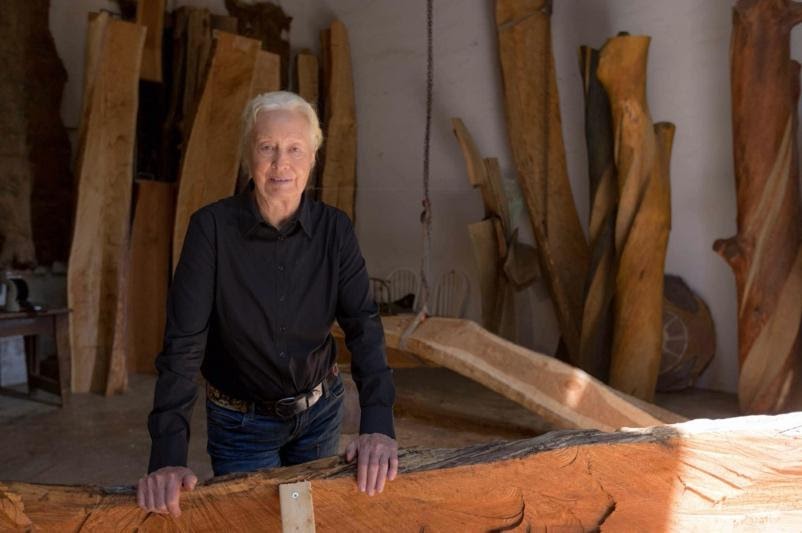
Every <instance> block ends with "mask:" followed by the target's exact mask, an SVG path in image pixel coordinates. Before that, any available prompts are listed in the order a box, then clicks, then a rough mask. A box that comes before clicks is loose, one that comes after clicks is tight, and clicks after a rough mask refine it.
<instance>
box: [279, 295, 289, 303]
mask: <svg viewBox="0 0 802 533" xmlns="http://www.w3.org/2000/svg"><path fill="white" fill-rule="evenodd" d="M286 299H287V297H286V296H284V295H283V294H282V295H281V296H279V297H278V301H279V302H283V301H284V300H286Z"/></svg>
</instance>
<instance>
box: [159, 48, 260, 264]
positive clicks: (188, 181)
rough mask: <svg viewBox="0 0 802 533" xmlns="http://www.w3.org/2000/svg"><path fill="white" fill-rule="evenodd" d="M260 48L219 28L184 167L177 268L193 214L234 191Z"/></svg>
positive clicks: (175, 242)
mask: <svg viewBox="0 0 802 533" xmlns="http://www.w3.org/2000/svg"><path fill="white" fill-rule="evenodd" d="M259 46H260V45H259V41H255V40H253V39H248V38H246V37H240V36H238V35H232V34H230V33H225V32H215V46H214V50H213V52H212V59H211V65H210V67H209V72H208V75H207V76H206V84H205V86H204V89H203V94H202V95H201V97H200V101H199V103H198V109H197V112H196V114H195V119H194V120H193V123H192V131H191V132H190V134H189V141H188V143H187V149H186V152H185V154H184V160H183V162H182V165H181V180H180V184H179V187H178V198H177V201H176V211H175V226H174V229H173V255H172V258H173V270H175V266H176V265H177V264H178V259H179V258H180V256H181V248H182V247H183V245H184V236H185V235H186V231H187V225H188V224H189V218H190V216H191V215H192V213H194V212H195V211H196V210H198V209H200V208H201V207H203V206H204V205H207V204H209V203H211V202H214V201H216V200H219V199H221V198H225V197H227V196H230V195H231V194H233V193H234V189H235V187H236V184H237V169H238V168H239V148H240V140H241V137H242V134H243V132H242V124H241V116H242V110H243V109H244V108H245V104H246V103H247V101H248V99H249V98H250V96H251V84H252V80H253V76H254V71H255V68H256V60H257V56H258V53H259ZM218 95H225V98H220V97H219V96H218Z"/></svg>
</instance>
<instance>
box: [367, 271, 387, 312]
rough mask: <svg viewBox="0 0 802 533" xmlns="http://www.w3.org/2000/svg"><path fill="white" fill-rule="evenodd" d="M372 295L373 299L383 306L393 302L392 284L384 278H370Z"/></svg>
mask: <svg viewBox="0 0 802 533" xmlns="http://www.w3.org/2000/svg"><path fill="white" fill-rule="evenodd" d="M370 295H371V297H372V298H373V300H374V301H375V302H376V303H377V304H378V305H379V307H381V306H382V305H387V304H389V303H390V302H391V300H390V285H389V283H387V280H385V279H382V278H374V277H371V278H370Z"/></svg>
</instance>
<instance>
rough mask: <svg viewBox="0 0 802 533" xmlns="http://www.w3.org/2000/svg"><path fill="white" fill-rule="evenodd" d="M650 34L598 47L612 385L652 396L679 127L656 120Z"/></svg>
mask: <svg viewBox="0 0 802 533" xmlns="http://www.w3.org/2000/svg"><path fill="white" fill-rule="evenodd" d="M649 41H650V39H649V37H645V36H619V37H614V38H612V39H609V40H608V41H607V43H606V44H605V45H604V47H603V48H602V51H601V56H600V59H599V67H598V71H597V73H598V77H599V80H600V81H601V83H602V85H603V86H604V88H605V90H606V91H607V94H608V96H609V98H610V105H611V108H612V120H613V127H614V131H615V139H616V144H615V163H616V168H617V169H618V197H619V204H618V211H617V214H616V222H615V249H616V262H617V270H616V273H615V275H616V292H615V302H614V309H615V312H614V316H615V318H614V331H613V351H612V358H611V366H610V385H611V386H613V387H614V388H616V389H618V390H621V391H623V392H626V393H627V394H631V395H633V396H636V397H638V398H641V399H643V400H647V401H650V400H651V399H652V398H653V397H654V392H655V386H656V383H657V374H658V372H659V368H660V356H661V353H662V333H663V322H662V316H663V270H664V265H665V253H666V246H667V244H668V233H669V230H670V225H671V221H670V217H671V205H670V201H671V197H670V191H669V183H668V169H669V165H670V153H671V142H672V139H673V134H674V127H673V125H670V124H667V123H666V124H660V125H657V126H653V125H652V120H651V116H650V114H649V109H648V104H647V102H646V94H645V93H646V90H645V89H646V63H647V57H648V50H649Z"/></svg>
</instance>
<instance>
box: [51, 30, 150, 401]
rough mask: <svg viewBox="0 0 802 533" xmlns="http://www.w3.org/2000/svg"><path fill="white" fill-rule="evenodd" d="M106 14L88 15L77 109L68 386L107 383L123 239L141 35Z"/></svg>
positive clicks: (87, 387)
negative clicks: (84, 81)
mask: <svg viewBox="0 0 802 533" xmlns="http://www.w3.org/2000/svg"><path fill="white" fill-rule="evenodd" d="M104 18H105V17H102V18H100V19H98V20H97V21H96V22H93V23H92V24H93V25H94V24H95V23H97V24H101V25H103V30H102V32H101V33H102V37H101V38H100V39H98V41H97V42H98V44H99V48H98V49H97V52H96V57H97V60H96V63H95V65H94V68H93V79H92V80H91V81H90V86H91V87H93V88H92V89H91V91H90V94H89V101H88V103H87V105H86V106H85V107H84V109H85V114H84V116H83V117H82V121H83V123H84V124H85V126H84V127H82V130H83V132H84V137H83V139H82V147H81V148H80V149H79V153H80V154H81V160H80V165H81V166H80V167H79V170H78V172H77V175H78V203H77V207H76V215H75V228H74V234H73V241H72V248H71V250H70V261H69V268H68V271H67V301H68V304H69V306H70V308H72V309H73V313H72V316H71V317H70V345H71V352H72V388H73V391H74V392H87V391H89V390H90V389H91V390H93V391H97V392H105V389H106V380H107V377H108V372H109V354H110V353H111V350H112V344H113V339H114V331H115V324H114V323H115V315H116V309H117V303H118V302H117V299H118V292H119V276H120V273H121V271H120V268H119V265H120V264H121V261H122V260H123V258H124V252H125V248H126V247H127V244H128V232H129V224H130V209H131V188H132V183H133V157H134V137H135V132H136V116H137V103H138V102H137V98H138V90H139V66H140V62H141V58H142V48H143V46H144V43H145V28H143V27H142V26H137V25H135V24H131V23H127V22H120V21H115V20H108V21H105V20H103V19H104ZM92 32H93V30H92V29H90V34H92Z"/></svg>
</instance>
